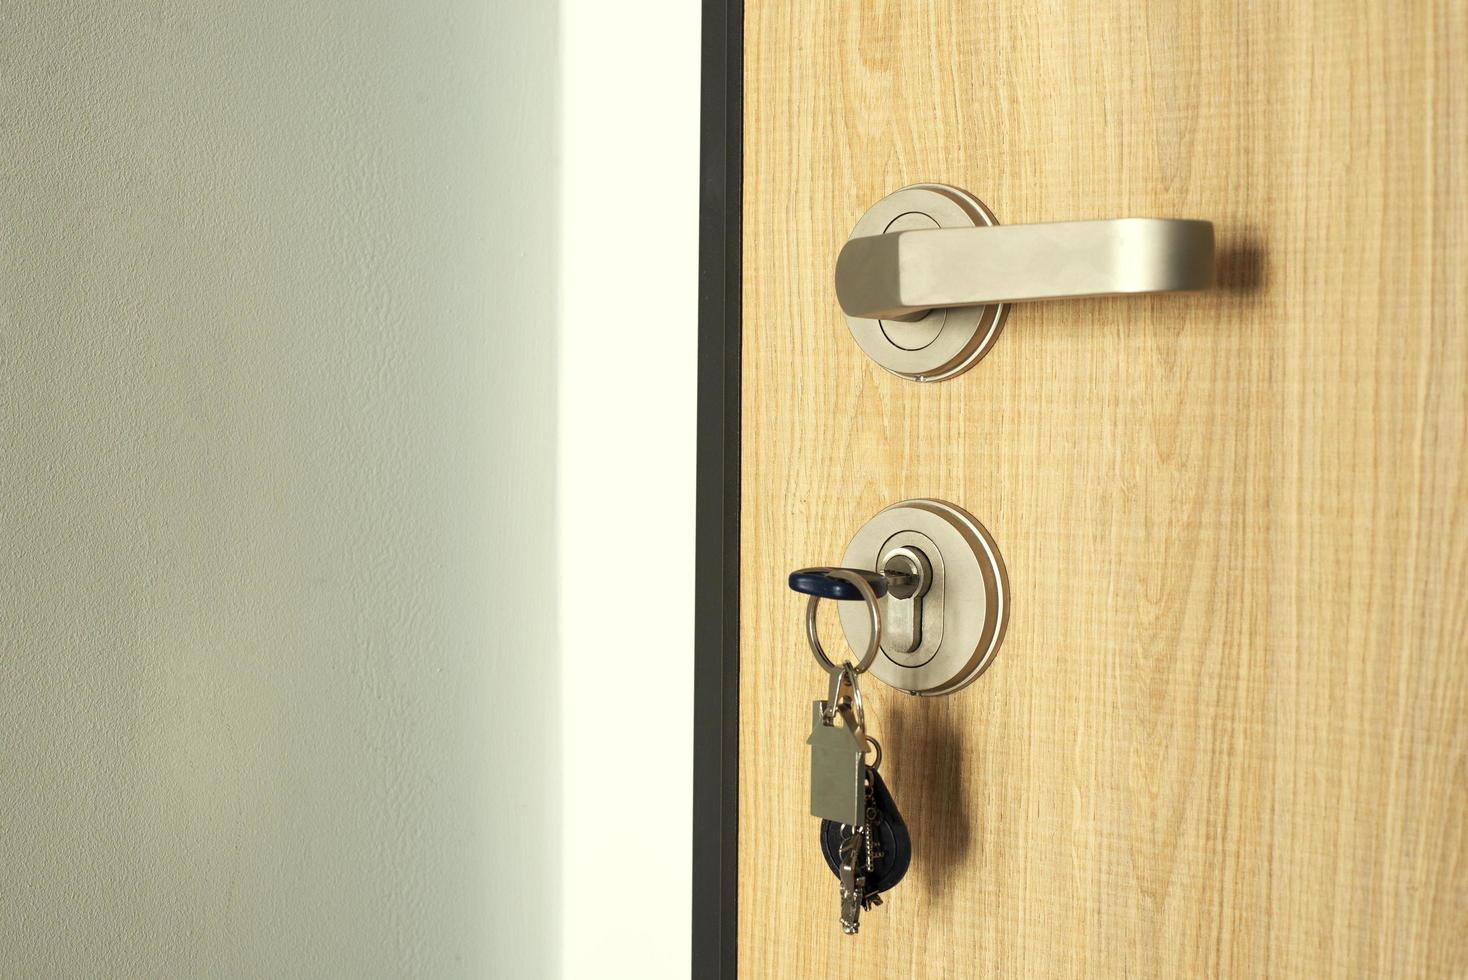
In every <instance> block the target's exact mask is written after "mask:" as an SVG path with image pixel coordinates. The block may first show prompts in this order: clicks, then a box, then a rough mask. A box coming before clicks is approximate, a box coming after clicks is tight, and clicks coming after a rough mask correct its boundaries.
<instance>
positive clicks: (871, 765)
mask: <svg viewBox="0 0 1468 980" xmlns="http://www.w3.org/2000/svg"><path fill="white" fill-rule="evenodd" d="M866 740H867V744H868V745H870V746H871V747H872V751H873V752H875V753H877V757H876V758H875V759H873V760H872V761H871V762H868V763H867V768H868V769H870V770H872V771H873V772H876V771H877V767H878V766H880V765H881V764H882V743H881V742H878V741H877V740H876V739H874V738H872V737H871V736H870V735H868V736H866ZM862 755H863V756H865V755H866V752H865V751H863V752H862Z"/></svg>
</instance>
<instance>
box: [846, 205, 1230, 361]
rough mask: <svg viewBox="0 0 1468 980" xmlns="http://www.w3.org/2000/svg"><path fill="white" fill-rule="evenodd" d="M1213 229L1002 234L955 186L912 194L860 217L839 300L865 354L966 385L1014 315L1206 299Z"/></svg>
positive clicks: (1067, 228) (1055, 227) (1132, 221)
mask: <svg viewBox="0 0 1468 980" xmlns="http://www.w3.org/2000/svg"><path fill="white" fill-rule="evenodd" d="M1211 285H1213V225H1212V224H1211V223H1210V222H1207V221H1189V220H1178V219H1171V218H1116V219H1112V220H1109V221H1057V222H1054V223H1050V224H1035V225H1007V226H1005V225H1000V224H999V222H998V220H997V219H995V217H994V213H993V212H992V211H990V210H989V209H988V208H987V207H986V206H985V205H984V203H983V202H982V201H980V200H979V199H978V198H976V197H974V196H973V195H972V194H970V193H968V192H967V191H965V190H961V189H960V188H957V187H952V186H950V185H948V184H913V185H912V186H910V187H904V188H902V189H901V190H898V191H894V192H892V193H891V194H888V195H887V196H886V197H884V198H882V199H881V200H880V201H878V202H877V203H876V204H874V205H872V206H871V208H869V209H868V210H867V213H866V214H864V215H862V217H861V220H860V221H858V222H857V224H856V227H855V228H854V229H853V230H852V232H851V236H850V237H849V238H848V239H847V241H846V245H845V247H844V248H842V249H841V254H840V255H839V256H838V257H837V259H836V299H837V301H838V302H839V303H840V304H841V309H842V310H843V311H844V312H845V313H846V323H847V326H849V327H850V328H851V334H852V336H853V337H854V338H855V339H856V342H857V344H858V345H860V346H861V348H862V350H864V351H866V353H867V354H868V355H870V356H871V357H872V359H873V360H875V361H876V362H877V363H878V364H880V365H881V366H882V367H884V368H886V369H887V370H888V371H891V372H892V373H893V374H896V375H898V376H899V377H903V378H907V379H909V380H912V381H942V380H943V379H944V378H951V377H954V376H955V375H958V374H962V373H963V372H964V371H966V370H968V369H969V368H970V367H972V366H973V365H974V364H975V363H976V362H977V361H978V360H979V359H980V358H981V357H983V356H984V355H985V354H986V353H988V351H989V349H990V348H991V347H992V346H993V344H994V342H995V340H997V339H998V337H999V332H1000V330H1002V329H1003V327H1004V321H1005V318H1006V316H1007V314H1008V311H1009V304H1010V303H1015V302H1021V301H1028V300H1039V299H1064V298H1067V297H1079V296H1115V295H1119V294H1124V293H1157V292H1171V291H1173V290H1188V289H1207V288H1208V287H1209V286H1211Z"/></svg>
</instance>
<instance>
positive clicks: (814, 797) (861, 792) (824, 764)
mask: <svg viewBox="0 0 1468 980" xmlns="http://www.w3.org/2000/svg"><path fill="white" fill-rule="evenodd" d="M790 587H791V588H792V589H794V590H795V591H797V592H802V593H805V594H807V595H809V596H810V597H811V598H810V602H809V603H808V605H807V607H806V636H807V638H808V639H809V641H810V646H811V652H812V653H814V654H815V657H816V662H817V663H819V664H820V665H821V667H822V668H823V669H825V670H826V671H827V672H828V673H829V674H830V676H831V684H830V689H829V691H828V692H827V696H826V699H825V700H824V701H816V702H814V703H813V704H812V705H811V732H810V737H809V738H808V739H806V744H808V745H809V746H810V750H811V751H810V760H811V777H810V811H811V814H812V815H813V816H817V817H820V818H821V831H820V842H821V854H822V855H823V856H824V857H825V859H826V865H827V866H828V867H829V868H830V869H831V871H832V873H834V874H835V875H836V879H837V881H838V882H839V883H840V896H841V931H842V932H844V933H846V934H847V935H855V934H856V932H857V931H858V930H859V929H860V927H861V913H862V912H863V911H867V910H870V909H872V908H874V907H876V906H878V905H881V904H882V893H883V892H886V891H888V890H890V889H891V888H892V887H894V886H895V885H896V884H897V883H898V882H899V881H901V880H902V877H903V875H905V874H907V868H908V865H909V864H910V863H911V861H912V841H911V838H910V837H909V836H908V833H907V825H906V824H905V823H903V822H902V815H901V814H900V813H899V812H898V810H897V805H896V804H895V803H894V802H893V801H892V794H891V793H890V792H888V790H887V785H886V783H884V782H883V781H882V776H881V774H880V773H879V772H878V769H879V768H880V766H881V764H882V746H881V744H880V743H878V742H877V740H876V739H875V738H873V737H872V736H871V734H870V733H868V731H867V727H866V714H865V712H864V710H863V709H862V703H861V688H860V686H859V685H858V681H857V677H858V676H859V675H860V674H862V673H863V672H864V671H865V670H866V669H867V667H869V666H871V663H872V661H873V660H874V659H875V658H876V655H877V650H878V648H879V646H880V641H881V626H882V618H881V607H880V606H879V605H878V603H877V598H878V595H879V592H878V590H879V589H880V590H881V592H882V593H885V591H886V587H887V581H886V578H885V577H884V576H882V575H880V574H878V573H876V572H863V571H861V570H859V569H848V568H807V569H802V570H801V571H798V572H795V573H793V574H791V576H790ZM822 598H829V599H863V600H865V601H866V604H867V609H868V611H869V612H870V615H871V626H872V631H871V639H870V641H869V642H868V644H867V649H866V651H865V653H864V654H863V656H862V659H861V661H860V663H859V664H857V665H855V666H853V665H852V663H851V662H850V661H846V662H845V663H843V664H842V665H841V666H839V667H837V666H836V665H835V664H834V663H832V662H831V659H830V658H829V657H827V656H826V652H825V650H824V649H823V648H822V646H821V639H820V636H819V633H818V631H817V627H816V610H817V606H818V605H819V603H820V600H821V599H822ZM869 748H870V749H871V751H873V752H874V753H875V755H874V757H873V759H872V763H871V765H870V766H869V765H867V762H866V756H867V751H868V749H869Z"/></svg>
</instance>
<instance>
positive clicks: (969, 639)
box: [837, 499, 1010, 697]
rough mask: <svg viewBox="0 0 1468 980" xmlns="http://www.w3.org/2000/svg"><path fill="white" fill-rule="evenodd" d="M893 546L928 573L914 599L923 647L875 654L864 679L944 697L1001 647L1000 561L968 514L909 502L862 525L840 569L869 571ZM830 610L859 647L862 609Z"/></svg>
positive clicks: (1005, 617)
mask: <svg viewBox="0 0 1468 980" xmlns="http://www.w3.org/2000/svg"><path fill="white" fill-rule="evenodd" d="M915 542H921V543H916V544H915ZM894 544H908V545H913V546H915V547H917V548H919V550H922V551H923V552H924V554H925V556H926V557H927V559H928V561H929V562H930V563H931V565H932V568H933V580H932V584H931V585H930V586H929V588H928V593H927V595H926V596H924V597H923V600H922V601H923V616H922V623H923V625H922V629H923V640H922V644H921V646H919V648H918V649H917V650H914V651H913V652H912V653H909V654H901V653H889V652H888V651H887V649H886V648H885V647H883V648H881V649H880V651H879V652H878V654H877V658H876V660H875V661H874V662H873V663H872V666H871V668H870V669H869V672H868V673H869V676H872V677H875V678H877V679H878V680H880V681H882V682H884V683H886V684H890V685H891V686H893V687H895V688H897V689H898V690H901V691H906V692H907V693H909V694H920V695H924V696H928V697H933V696H936V695H939V694H952V693H953V692H954V691H957V690H959V689H960V688H962V687H964V686H966V685H968V684H970V683H972V682H973V681H974V679H975V678H977V677H978V676H979V675H980V674H982V673H983V672H984V671H985V670H986V669H987V668H988V666H989V664H991V663H992V662H993V661H994V655H995V654H996V653H998V652H999V645H1000V644H1001V643H1002V642H1003V641H1004V631H1005V628H1006V627H1007V626H1008V624H1009V605H1010V596H1009V576H1008V573H1007V572H1006V571H1005V569H1004V558H1003V557H1002V556H1001V555H1000V554H999V547H998V545H996V544H995V543H994V539H993V537H992V536H991V535H990V534H989V532H988V531H987V530H985V529H984V526H983V525H982V524H980V523H979V522H978V521H976V520H974V518H973V517H972V516H971V515H970V514H969V513H968V512H966V511H964V510H963V509H962V508H960V507H957V506H955V505H953V504H950V503H946V502H944V501H941V500H930V499H917V500H904V501H902V502H900V503H896V504H893V505H892V506H890V507H887V508H884V509H883V510H882V511H880V512H879V513H878V514H877V515H876V516H875V517H873V518H872V519H871V520H869V521H867V523H866V524H865V525H863V526H862V528H861V530H859V531H857V532H856V536H855V537H853V538H852V539H851V544H850V545H849V546H847V549H846V556H845V557H844V558H843V559H842V564H843V565H848V566H850V567H853V568H876V567H878V566H877V562H878V561H879V560H880V558H881V556H882V555H884V554H886V553H887V552H889V551H890V550H891V549H892V547H893V546H894ZM930 549H931V551H930ZM935 600H936V601H935ZM884 601H889V600H884ZM837 606H838V610H837V611H838V613H839V615H840V617H841V628H842V629H843V630H844V631H845V632H846V639H847V641H848V642H849V643H850V644H851V646H852V648H853V649H858V650H859V649H861V648H863V647H865V646H866V644H867V643H868V641H869V639H870V635H871V627H870V624H869V622H868V620H869V616H868V615H867V611H866V609H865V607H864V604H862V603H854V602H842V603H838V604H837Z"/></svg>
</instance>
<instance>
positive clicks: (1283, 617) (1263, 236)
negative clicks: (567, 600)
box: [738, 0, 1468, 978]
mask: <svg viewBox="0 0 1468 980" xmlns="http://www.w3.org/2000/svg"><path fill="white" fill-rule="evenodd" d="M744 59H745V60H744V73H745V89H744V93H745V94H744V98H745V109H744V112H745V119H744V153H745V156H744V246H743V254H744V286H743V308H744V328H743V336H744V340H743V382H742V384H743V427H744V428H743V444H742V476H741V480H742V482H741V486H742V504H741V520H742V531H741V581H742V592H741V595H742V599H741V605H742V612H741V616H742V622H741V626H740V630H741V642H740V657H741V661H740V663H741V679H740V709H739V710H740V721H739V725H740V752H739V758H740V790H739V828H740V830H739V861H738V870H739V884H738V893H739V902H738V916H739V918H738V923H739V925H738V931H739V939H738V953H739V966H740V972H741V973H742V974H743V975H744V976H748V977H761V978H764V977H802V978H806V977H863V978H879V977H970V976H972V977H987V976H993V977H1019V976H1026V977H1058V976H1093V977H1102V976H1167V977H1185V976H1212V975H1230V976H1251V977H1287V976H1288V977H1318V976H1348V975H1349V976H1365V975H1380V976H1423V975H1431V976H1452V975H1458V976H1462V975H1464V974H1465V973H1468V384H1465V381H1468V318H1465V314H1468V302H1465V300H1468V4H1464V3H1462V2H1461V0H1438V2H1386V0H1370V2H1366V0H1363V2H1348V0H1293V2H1289V3H1252V2H1250V3H1246V2H1227V0H1207V2H1190V0H1182V2H1177V0H1172V2H1167V3H1161V2H1156V0H1053V2H1044V3H1034V2H1028V0H986V2H969V0H935V2H911V3H903V2H895V0H863V2H856V0H746V4H745V50H744ZM921 181H937V182H942V183H948V184H953V185H957V186H959V187H963V188H965V189H967V190H969V191H971V192H973V193H974V194H975V195H977V196H978V197H979V198H981V199H982V200H983V201H984V202H985V203H986V204H988V205H989V206H990V207H991V208H992V209H993V210H994V212H995V214H996V215H997V217H998V219H999V221H1001V222H1003V223H1006V224H1008V223H1024V222H1035V221H1058V220H1069V219H1085V218H1107V217H1119V216H1128V215H1140V216H1158V217H1195V218H1205V219H1209V220H1212V221H1213V222H1215V224H1216V228H1217V235H1218V247H1219V267H1218V268H1219V279H1220V282H1219V286H1218V288H1217V289H1215V290H1213V291H1211V292H1207V293H1202V294H1191V295H1168V296H1158V297H1133V298H1113V299H1090V300H1075V301H1064V302H1054V303H1032V304H1024V305H1018V306H1016V307H1015V308H1014V309H1013V310H1012V311H1011V314H1010V316H1009V320H1008V323H1007V325H1006V326H1005V329H1004V334H1003V336H1002V337H1001V338H1000V339H999V341H998V343H997V344H996V345H995V347H994V348H993V350H992V352H990V353H989V354H988V356H987V357H986V358H985V359H984V360H982V361H981V362H980V363H979V364H978V365H977V366H976V367H975V368H974V369H973V370H971V371H969V372H968V373H967V374H965V375H963V376H961V377H959V378H957V379H954V380H950V381H946V382H942V383H938V384H930V385H921V384H916V383H913V382H909V381H904V380H900V379H898V378H896V377H893V376H891V375H888V374H886V373H884V372H883V371H882V370H881V369H880V368H879V367H878V366H877V365H875V364H874V363H873V362H872V361H870V360H868V359H867V358H866V357H865V356H864V355H863V354H862V353H861V351H860V350H859V349H858V348H857V346H856V345H855V343H853V341H852V339H851V336H850V335H849V333H848V331H847V328H846V326H845V324H844V322H843V319H842V316H841V312H840V310H839V309H838V307H837V305H836V300H835V296H834V292H833V288H832V269H833V263H834V260H835V256H836V254H837V252H838V250H839V248H840V246H841V245H842V243H843V242H844V241H845V238H846V236H847V234H848V233H849V231H850V230H851V228H852V226H853V224H854V223H855V222H856V220H857V218H858V217H860V215H861V214H862V213H863V212H864V211H865V210H866V208H867V207H869V206H870V205H871V204H873V203H874V202H876V201H877V200H878V199H880V198H881V197H882V196H883V195H885V194H887V193H889V192H891V191H893V190H895V189H897V188H898V187H901V186H904V185H907V184H911V183H916V182H921ZM911 497H939V498H943V499H947V500H951V501H953V502H955V503H957V504H960V505H961V506H963V507H965V508H967V509H968V510H969V511H970V512H972V513H973V514H974V516H975V517H977V518H978V519H979V520H980V521H982V522H983V523H984V524H985V525H986V526H987V527H988V529H989V530H990V531H991V532H992V533H993V534H994V537H995V538H996V540H997V541H998V543H999V546H1000V548H1001V549H1002V550H1003V553H1004V556H1005V559H1006V561H1007V564H1008V570H1009V577H1010V583H1011V586H1012V589H1013V614H1012V618H1011V620H1010V625H1009V631H1008V637H1007V640H1006V641H1005V643H1004V646H1003V649H1002V650H1001V651H1000V652H999V655H998V658H997V660H996V661H995V665H994V666H993V667H992V668H991V669H990V670H989V671H988V672H987V673H986V674H985V675H984V676H983V677H981V678H980V679H979V680H978V682H977V683H975V684H974V685H973V686H971V687H969V688H967V689H965V690H963V691H962V692H960V693H958V694H956V695H953V696H951V697H947V698H938V699H917V698H912V697H908V696H905V695H901V694H898V693H897V692H895V691H893V690H891V689H890V688H885V687H882V686H881V685H879V684H877V683H876V682H875V681H869V682H868V684H867V685H865V687H864V693H865V695H866V697H867V701H868V708H867V711H868V715H869V717H870V718H871V724H872V728H873V730H874V732H875V733H876V734H877V735H878V736H879V737H880V738H881V739H882V741H883V743H884V746H885V748H886V751H887V761H886V762H885V763H884V767H883V773H884V775H885V776H886V777H887V781H888V783H889V785H890V787H891V789H892V791H893V794H894V796H895V797H896V799H897V802H898V803H899V805H900V806H901V807H902V809H903V811H904V814H905V816H906V819H907V822H908V824H909V826H910V828H911V831H912V834H913V838H914V846H915V852H916V853H915V858H914V864H913V868H912V871H911V873H910V874H909V876H908V878H907V880H906V881H904V882H903V883H902V884H901V885H900V886H899V887H898V888H897V889H896V890H895V891H894V892H893V893H891V895H890V897H889V901H888V903H887V904H886V905H885V906H884V907H882V908H880V909H877V910H874V911H872V912H870V913H868V914H867V915H865V916H864V918H863V926H862V931H861V933H860V935H858V936H855V937H847V936H843V935H842V934H841V932H840V930H839V928H838V927H837V901H836V885H835V881H834V879H833V878H832V876H831V875H830V873H829V872H828V871H827V870H826V868H825V866H824V864H823V863H822V860H821V858H820V856H819V854H818V851H817V846H816V822H815V820H814V819H813V818H812V817H810V816H809V815H808V813H807V802H808V801H807V784H806V781H807V765H808V763H807V756H806V752H807V750H806V747H805V744H804V737H805V734H806V731H807V726H808V724H809V718H810V715H809V704H810V701H811V700H812V699H813V698H816V697H821V696H823V694H824V690H825V677H824V675H822V674H820V673H819V672H818V670H817V668H816V667H815V666H814V664H813V663H812V660H811V658H810V656H809V654H808V652H807V650H806V648H805V642H804V639H803V635H802V610H803V605H802V599H801V597H798V596H795V595H793V594H792V593H790V592H789V591H788V590H787V589H786V587H785V585H784V577H785V573H787V572H788V571H790V570H791V569H793V568H796V567H798V566H801V565H809V564H816V563H836V562H839V560H840V558H841V554H842V551H843V549H844V547H845V545H846V542H847V540H848V539H849V538H850V536H851V535H852V534H853V533H854V532H855V530H856V529H857V528H858V527H859V526H860V525H861V524H862V523H863V522H864V521H865V520H867V519H868V518H869V517H870V516H871V515H873V514H874V513H876V512H877V511H878V510H879V509H880V508H882V507H883V506H885V505H887V504H889V503H892V502H895V501H898V500H901V499H904V498H911ZM828 605H829V604H828ZM823 625H824V628H825V630H826V631H827V635H830V636H836V637H838V641H839V632H837V631H836V627H835V626H834V616H832V617H831V618H830V619H827V620H825V621H824V623H823Z"/></svg>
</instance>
